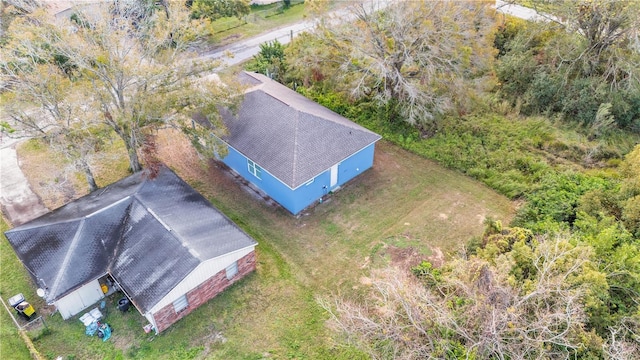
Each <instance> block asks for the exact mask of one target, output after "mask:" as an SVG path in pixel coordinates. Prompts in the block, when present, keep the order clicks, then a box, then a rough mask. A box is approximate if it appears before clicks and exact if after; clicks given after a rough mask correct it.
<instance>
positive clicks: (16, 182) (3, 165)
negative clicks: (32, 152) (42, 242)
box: [0, 135, 49, 226]
mask: <svg viewBox="0 0 640 360" xmlns="http://www.w3.org/2000/svg"><path fill="white" fill-rule="evenodd" d="M18 143H19V141H16V140H13V139H7V138H6V135H5V136H3V137H2V138H0V206H1V207H2V213H3V214H4V217H5V218H6V219H7V220H9V222H10V223H11V224H12V225H13V226H18V225H21V224H24V223H26V222H28V221H30V220H33V219H35V218H37V217H38V216H41V215H43V214H46V213H47V212H49V210H48V209H47V208H46V207H45V206H44V205H43V204H42V201H40V198H39V197H38V196H37V195H36V194H35V193H34V192H33V191H32V190H31V187H30V186H29V181H27V178H26V177H25V176H24V174H23V173H22V170H21V169H20V165H19V163H18V155H17V153H16V149H15V147H16V145H17V144H18Z"/></svg>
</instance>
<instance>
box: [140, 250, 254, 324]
mask: <svg viewBox="0 0 640 360" xmlns="http://www.w3.org/2000/svg"><path fill="white" fill-rule="evenodd" d="M254 249H255V245H252V246H249V247H246V248H244V249H240V250H237V251H234V252H231V253H228V254H225V255H222V256H218V257H217V258H213V259H209V260H207V261H204V262H202V263H201V264H200V265H198V267H196V268H195V269H194V270H193V271H192V272H191V273H190V274H189V275H187V277H186V278H184V280H182V281H181V282H180V283H179V284H178V285H177V286H176V287H175V288H173V289H172V290H171V291H170V292H169V293H168V294H167V295H165V297H163V298H162V299H161V300H160V301H159V302H158V303H157V304H156V305H155V306H154V307H152V308H151V310H149V312H150V313H152V314H154V313H156V312H157V311H159V310H160V309H162V308H163V307H165V306H167V305H168V304H171V303H173V302H174V301H175V300H176V299H177V298H179V297H180V296H182V295H184V294H186V293H187V292H189V290H192V289H195V288H196V287H197V286H198V285H200V284H202V283H203V282H205V280H207V279H209V278H210V277H212V276H213V275H215V274H217V273H218V272H220V271H222V270H224V269H226V268H227V267H228V266H229V265H231V264H232V263H233V262H234V261H238V260H240V259H241V258H242V257H244V256H245V255H247V254H249V253H250V252H252V251H254Z"/></svg>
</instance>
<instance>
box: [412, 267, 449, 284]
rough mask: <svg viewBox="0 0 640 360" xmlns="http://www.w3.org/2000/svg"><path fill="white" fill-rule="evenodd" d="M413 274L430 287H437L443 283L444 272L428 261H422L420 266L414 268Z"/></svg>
mask: <svg viewBox="0 0 640 360" xmlns="http://www.w3.org/2000/svg"><path fill="white" fill-rule="evenodd" d="M411 272H412V273H413V275H415V276H416V277H418V278H419V279H421V280H422V281H424V282H425V283H426V284H427V285H428V286H436V285H438V284H439V283H441V282H442V271H441V270H440V269H438V268H434V267H433V264H431V263H430V262H428V261H422V262H421V263H420V264H419V265H416V266H414V267H412V268H411Z"/></svg>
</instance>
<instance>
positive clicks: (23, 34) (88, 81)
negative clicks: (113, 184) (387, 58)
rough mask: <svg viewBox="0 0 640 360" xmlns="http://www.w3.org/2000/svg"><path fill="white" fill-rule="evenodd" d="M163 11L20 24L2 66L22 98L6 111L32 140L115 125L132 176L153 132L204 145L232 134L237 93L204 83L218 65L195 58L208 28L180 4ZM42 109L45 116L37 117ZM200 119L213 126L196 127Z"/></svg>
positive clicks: (37, 15)
mask: <svg viewBox="0 0 640 360" xmlns="http://www.w3.org/2000/svg"><path fill="white" fill-rule="evenodd" d="M161 3H162V4H163V6H160V7H156V6H153V7H152V8H151V10H149V8H148V7H143V8H142V10H144V11H142V10H141V9H140V8H139V7H138V6H129V5H128V4H129V3H122V4H121V3H119V2H117V3H114V4H110V3H104V2H101V3H99V4H94V5H91V6H88V5H87V7H82V6H79V7H75V8H74V13H73V15H72V16H71V17H70V18H69V19H58V20H56V19H53V18H51V17H49V16H48V15H47V14H46V13H45V12H43V11H39V12H34V13H33V14H30V15H25V16H22V17H20V18H18V19H16V20H15V21H14V22H13V23H12V24H11V27H10V29H9V31H8V36H9V41H8V43H7V45H6V46H3V48H2V61H1V62H0V71H1V73H2V81H3V82H4V83H6V84H9V85H8V86H7V89H8V92H9V93H11V94H12V96H10V97H9V99H10V104H9V106H7V109H6V110H7V111H10V112H11V113H10V116H11V118H12V119H14V120H15V121H13V123H12V124H11V126H14V127H16V128H17V129H18V130H30V131H31V134H33V130H34V128H40V129H39V130H38V131H41V132H43V133H48V130H47V126H49V124H52V123H55V124H57V125H59V126H61V124H62V123H64V124H65V125H64V126H66V127H67V128H68V127H69V126H77V124H80V123H86V124H89V125H90V126H89V128H91V129H93V128H100V127H102V126H106V127H107V128H108V129H110V130H111V131H113V133H115V134H116V135H117V136H118V137H119V138H120V140H121V141H122V142H123V144H124V145H125V148H126V149H127V153H128V159H129V163H130V168H131V170H132V171H138V170H140V169H141V167H142V165H141V163H140V160H139V150H140V149H141V147H142V146H143V145H144V142H145V137H146V135H145V134H150V133H151V132H152V131H153V130H155V129H158V128H159V127H162V126H176V127H180V128H182V129H184V130H185V131H186V132H187V134H189V135H190V136H192V140H193V141H194V143H195V144H198V145H202V144H204V143H206V142H207V141H209V140H211V139H214V137H211V136H210V135H207V133H208V132H209V131H224V127H223V126H222V124H221V122H219V121H218V119H219V118H218V116H219V115H218V112H217V108H216V105H219V104H223V103H230V102H231V97H232V95H233V94H235V93H236V92H235V88H234V87H233V86H225V85H222V83H221V82H220V81H219V80H217V81H216V80H215V79H212V78H211V77H204V76H203V74H206V73H207V72H208V71H210V70H211V69H212V67H213V66H215V65H216V64H214V63H211V62H210V63H203V62H200V61H197V60H196V59H194V56H195V52H194V51H193V50H194V49H195V47H194V46H197V45H198V42H199V41H200V40H202V37H203V36H204V34H206V31H205V28H206V24H205V23H203V22H202V21H200V20H192V19H190V18H189V12H188V10H187V9H186V8H185V7H184V4H182V3H180V2H174V1H172V2H161ZM32 89H38V90H37V91H35V92H34V91H32ZM49 89H55V90H56V92H55V93H54V92H52V91H50V90H49ZM62 108H65V109H68V110H67V112H66V113H65V116H56V114H55V113H54V112H55V111H58V110H59V109H62ZM20 110H22V111H20ZM41 110H44V112H42V111H41ZM34 111H36V112H37V111H41V113H40V115H43V116H38V117H36V118H34V117H33V116H31V115H30V114H35V112H34ZM195 113H199V114H200V115H204V116H205V117H206V118H207V119H208V120H209V123H210V124H212V125H213V128H212V129H211V130H209V129H204V128H201V127H200V126H199V125H198V123H196V122H194V121H192V120H191V119H192V116H193V115H194V114H195ZM29 117H31V118H29ZM27 123H28V124H30V129H27V128H26V127H24V125H25V124H27ZM83 128H85V129H87V127H83ZM85 134H86V135H89V134H93V135H94V136H103V135H104V132H102V131H93V130H91V131H89V132H87V133H85ZM203 139H206V140H207V141H205V140H203ZM74 142H75V143H77V142H76V141H74ZM209 145H211V146H213V147H215V146H216V145H217V143H216V144H209ZM201 147H202V146H201Z"/></svg>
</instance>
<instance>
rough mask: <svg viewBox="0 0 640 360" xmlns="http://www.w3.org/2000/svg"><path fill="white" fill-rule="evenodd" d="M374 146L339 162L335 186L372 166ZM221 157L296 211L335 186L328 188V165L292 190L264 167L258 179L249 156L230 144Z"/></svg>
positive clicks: (250, 180) (295, 212)
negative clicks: (226, 151)
mask: <svg viewBox="0 0 640 360" xmlns="http://www.w3.org/2000/svg"><path fill="white" fill-rule="evenodd" d="M374 150H375V143H374V144H371V145H369V146H368V147H366V148H364V149H362V150H361V151H359V152H358V153H356V154H354V155H352V156H351V157H349V158H347V159H345V160H343V161H342V162H341V163H340V165H338V182H337V184H336V185H335V186H334V188H336V187H338V186H342V185H344V184H345V183H346V182H348V181H349V180H351V179H353V178H354V177H356V176H357V175H359V174H361V173H362V172H364V171H365V170H367V169H369V168H370V167H372V166H373V154H374ZM222 161H223V162H224V163H225V164H226V165H227V166H229V167H230V168H232V169H233V170H235V171H236V172H237V173H238V174H240V175H241V176H242V177H243V178H245V179H246V180H247V181H249V182H251V183H252V184H254V185H255V186H256V187H258V188H260V189H261V190H262V191H264V192H265V193H266V194H267V195H269V196H270V197H271V198H272V199H273V200H275V201H277V202H278V203H279V204H280V205H282V207H284V208H285V209H287V210H288V211H289V212H291V213H292V214H294V215H296V214H298V213H299V212H300V211H302V210H304V209H305V208H306V207H308V206H309V205H311V204H313V203H314V202H316V201H318V200H319V199H320V198H321V197H322V196H324V195H326V194H328V193H329V191H331V190H332V189H330V188H329V185H330V183H331V169H327V170H326V171H324V172H322V173H320V174H319V175H318V176H316V177H315V178H314V179H313V180H311V181H309V182H307V183H306V184H302V185H300V186H299V187H297V188H296V189H293V190H292V189H291V188H290V187H288V186H287V185H285V184H284V183H282V182H281V181H280V180H278V179H277V178H275V177H274V176H272V175H271V174H269V173H268V172H266V171H265V170H264V169H263V170H262V174H261V176H260V179H258V178H257V177H256V176H255V175H253V174H251V173H250V172H249V170H248V167H247V158H246V157H245V156H244V155H242V154H241V153H239V152H238V151H237V150H236V149H234V148H232V147H230V146H229V152H228V155H227V156H226V157H225V158H224V159H222ZM258 165H260V164H258Z"/></svg>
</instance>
